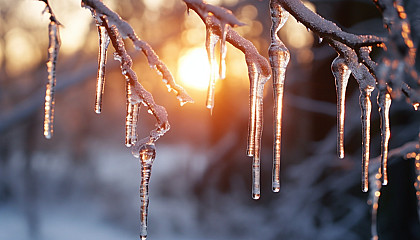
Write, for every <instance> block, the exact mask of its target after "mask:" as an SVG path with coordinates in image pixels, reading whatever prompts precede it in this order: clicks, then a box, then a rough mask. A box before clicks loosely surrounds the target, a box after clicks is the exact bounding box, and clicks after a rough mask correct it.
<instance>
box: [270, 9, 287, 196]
mask: <svg viewBox="0 0 420 240" xmlns="http://www.w3.org/2000/svg"><path fill="white" fill-rule="evenodd" d="M270 10H271V21H272V25H271V45H270V48H269V55H270V65H271V71H272V73H273V91H274V147H273V148H274V149H273V152H274V153H273V155H274V156H273V173H272V190H273V192H279V191H280V154H281V126H282V109H283V95H284V94H283V93H284V91H283V89H284V79H285V77H286V76H285V74H286V67H287V64H288V63H289V60H290V53H289V50H288V49H287V48H286V46H285V45H284V44H283V42H282V41H281V40H280V38H279V37H278V31H279V30H280V29H281V28H282V27H283V25H284V24H285V23H286V21H287V19H288V17H289V13H288V12H286V11H285V10H284V9H283V8H282V7H281V6H280V5H279V4H278V3H275V2H274V1H272V2H271V4H270Z"/></svg>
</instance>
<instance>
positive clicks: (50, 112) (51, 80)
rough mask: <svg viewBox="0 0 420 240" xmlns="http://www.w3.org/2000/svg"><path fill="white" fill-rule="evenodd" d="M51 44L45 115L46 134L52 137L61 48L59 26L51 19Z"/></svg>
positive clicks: (49, 27) (47, 136) (49, 28)
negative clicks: (58, 59)
mask: <svg viewBox="0 0 420 240" xmlns="http://www.w3.org/2000/svg"><path fill="white" fill-rule="evenodd" d="M48 34H49V45H48V62H47V71H48V83H47V87H46V91H45V109H44V110H45V115H44V136H45V138H47V139H50V138H51V137H52V134H53V123H54V105H55V99H54V92H55V84H56V79H55V67H56V63H57V56H58V51H59V49H60V33H59V26H58V24H57V23H56V22H54V21H51V22H50V24H49V25H48Z"/></svg>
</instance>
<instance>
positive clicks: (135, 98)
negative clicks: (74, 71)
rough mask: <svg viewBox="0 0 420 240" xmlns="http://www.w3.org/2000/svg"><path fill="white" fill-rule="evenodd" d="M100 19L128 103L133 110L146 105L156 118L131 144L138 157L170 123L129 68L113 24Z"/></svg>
mask: <svg viewBox="0 0 420 240" xmlns="http://www.w3.org/2000/svg"><path fill="white" fill-rule="evenodd" d="M100 20H101V22H102V23H103V26H104V27H105V28H106V30H107V32H108V35H109V37H110V39H111V43H112V45H113V47H114V49H115V51H116V53H115V54H114V57H115V58H116V59H117V60H118V61H120V63H121V64H120V67H121V73H122V74H123V75H124V78H125V80H126V81H127V84H128V87H127V100H128V102H129V103H131V104H133V105H134V107H133V109H137V110H133V111H138V108H136V107H135V105H136V104H143V105H144V106H146V107H147V110H148V111H150V112H151V114H152V115H153V116H154V117H155V118H156V122H157V123H156V128H155V129H153V130H152V131H151V132H150V133H149V136H147V137H145V138H143V139H142V140H140V141H136V142H135V145H134V146H132V153H133V155H134V156H135V157H137V158H138V157H139V151H140V149H141V148H142V147H143V145H145V144H153V143H154V142H155V141H156V140H158V139H159V138H160V137H161V136H163V135H164V134H165V133H166V132H167V131H168V130H169V128H170V125H169V122H168V114H167V112H166V109H165V108H164V107H162V106H159V105H157V104H156V103H155V101H154V99H153V96H152V94H150V93H149V92H148V91H146V90H145V89H144V88H143V86H142V85H141V84H140V83H139V82H138V80H137V75H136V73H135V72H134V71H133V70H132V69H131V67H132V64H133V63H132V60H131V57H130V55H128V53H127V51H126V49H125V46H124V42H123V40H122V37H121V35H120V34H119V32H118V30H117V28H116V27H115V26H109V25H108V21H107V19H106V17H105V16H102V17H101V18H100ZM127 132H130V131H127ZM133 132H134V131H133V130H132V131H131V134H132V133H133ZM131 144H132V143H131Z"/></svg>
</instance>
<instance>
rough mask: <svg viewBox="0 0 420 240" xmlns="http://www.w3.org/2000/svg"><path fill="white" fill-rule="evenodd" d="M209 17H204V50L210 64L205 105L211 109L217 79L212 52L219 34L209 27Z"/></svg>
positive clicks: (214, 57)
mask: <svg viewBox="0 0 420 240" xmlns="http://www.w3.org/2000/svg"><path fill="white" fill-rule="evenodd" d="M211 24H212V22H211V19H210V18H206V51H207V56H208V59H209V64H210V80H209V87H208V90H207V101H206V107H207V108H208V109H210V111H213V108H214V94H215V88H216V80H217V74H216V73H217V65H216V64H217V62H216V56H215V53H214V49H215V47H216V44H217V42H218V41H219V36H218V35H217V34H216V33H214V31H213V29H212V27H211Z"/></svg>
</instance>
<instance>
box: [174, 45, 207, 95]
mask: <svg viewBox="0 0 420 240" xmlns="http://www.w3.org/2000/svg"><path fill="white" fill-rule="evenodd" d="M177 75H178V79H179V81H180V84H181V85H182V86H185V87H187V88H194V89H196V90H201V91H205V90H207V87H208V84H209V78H210V65H209V61H208V58H207V52H206V50H205V48H204V47H196V48H191V49H188V50H186V51H185V52H184V54H182V55H181V57H180V58H179V60H178V71H177Z"/></svg>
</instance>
